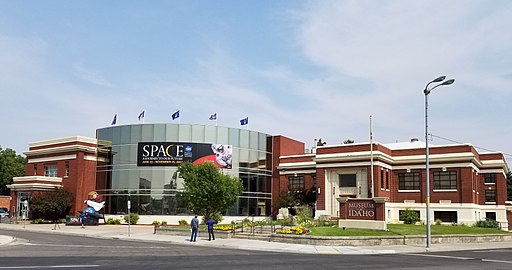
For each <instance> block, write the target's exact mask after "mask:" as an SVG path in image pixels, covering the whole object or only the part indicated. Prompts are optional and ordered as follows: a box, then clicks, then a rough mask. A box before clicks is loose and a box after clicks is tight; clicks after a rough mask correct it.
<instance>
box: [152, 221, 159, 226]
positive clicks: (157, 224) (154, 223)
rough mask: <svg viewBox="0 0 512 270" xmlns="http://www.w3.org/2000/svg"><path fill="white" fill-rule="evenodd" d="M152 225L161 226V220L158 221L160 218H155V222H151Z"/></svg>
mask: <svg viewBox="0 0 512 270" xmlns="http://www.w3.org/2000/svg"><path fill="white" fill-rule="evenodd" d="M151 225H154V226H159V225H160V221H158V220H153V223H151Z"/></svg>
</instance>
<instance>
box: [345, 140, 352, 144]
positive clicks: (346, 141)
mask: <svg viewBox="0 0 512 270" xmlns="http://www.w3.org/2000/svg"><path fill="white" fill-rule="evenodd" d="M351 143H354V140H351V139H346V140H344V141H343V144H351Z"/></svg>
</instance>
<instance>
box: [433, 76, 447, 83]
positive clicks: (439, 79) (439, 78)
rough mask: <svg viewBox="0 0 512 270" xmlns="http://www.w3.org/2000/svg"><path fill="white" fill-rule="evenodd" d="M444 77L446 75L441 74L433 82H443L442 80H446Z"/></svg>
mask: <svg viewBox="0 0 512 270" xmlns="http://www.w3.org/2000/svg"><path fill="white" fill-rule="evenodd" d="M444 79H446V76H440V77H437V78H435V79H434V80H433V81H431V82H442V81H444Z"/></svg>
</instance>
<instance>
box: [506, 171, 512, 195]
mask: <svg viewBox="0 0 512 270" xmlns="http://www.w3.org/2000/svg"><path fill="white" fill-rule="evenodd" d="M507 201H512V172H508V173H507Z"/></svg>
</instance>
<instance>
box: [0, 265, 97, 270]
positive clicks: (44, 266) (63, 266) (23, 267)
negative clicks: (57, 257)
mask: <svg viewBox="0 0 512 270" xmlns="http://www.w3.org/2000/svg"><path fill="white" fill-rule="evenodd" d="M79 267H99V265H97V264H76V265H31V266H0V269H42V268H79Z"/></svg>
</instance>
